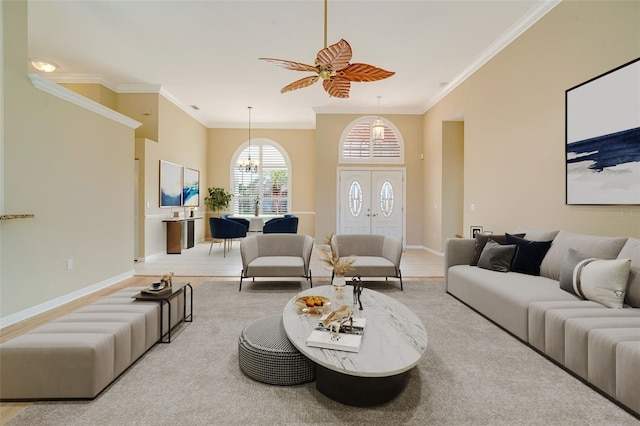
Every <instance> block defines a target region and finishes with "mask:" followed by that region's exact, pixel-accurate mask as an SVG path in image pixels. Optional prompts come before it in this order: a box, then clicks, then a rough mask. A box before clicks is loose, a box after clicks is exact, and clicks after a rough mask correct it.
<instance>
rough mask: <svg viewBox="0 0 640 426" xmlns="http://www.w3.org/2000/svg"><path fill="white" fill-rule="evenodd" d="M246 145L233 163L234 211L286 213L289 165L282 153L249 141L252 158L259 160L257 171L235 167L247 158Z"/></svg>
mask: <svg viewBox="0 0 640 426" xmlns="http://www.w3.org/2000/svg"><path fill="white" fill-rule="evenodd" d="M248 157H249V147H247V148H245V149H244V150H243V151H242V152H241V153H240V154H239V155H238V157H237V158H236V159H235V161H234V163H233V165H232V166H233V195H234V197H233V213H235V214H254V212H255V206H256V203H258V207H259V213H260V214H265V215H272V214H273V215H281V214H285V213H288V212H289V168H288V166H287V163H286V161H285V158H284V156H283V155H282V153H281V152H280V151H279V150H278V148H276V147H275V146H273V145H270V144H268V143H267V142H264V143H254V142H253V141H252V143H251V160H252V161H253V162H256V161H257V162H258V163H259V167H258V171H257V172H256V173H253V172H246V171H244V170H240V169H238V167H237V164H238V162H241V163H242V162H244V161H246V160H248Z"/></svg>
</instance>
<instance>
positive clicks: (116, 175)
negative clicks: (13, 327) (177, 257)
mask: <svg viewBox="0 0 640 426" xmlns="http://www.w3.org/2000/svg"><path fill="white" fill-rule="evenodd" d="M2 7H3V28H2V32H3V43H4V45H3V50H4V62H3V85H4V117H3V121H4V127H3V129H2V131H3V139H4V145H3V149H4V155H3V158H2V161H3V172H4V176H3V178H4V182H5V185H4V188H3V191H4V194H3V197H4V206H3V213H7V214H8V213H11V214H18V213H33V214H35V217H34V218H33V219H22V220H11V221H1V222H0V227H1V232H2V241H1V242H0V244H1V246H2V249H1V252H2V259H1V260H0V262H1V268H0V269H1V272H0V294H1V302H0V316H1V317H3V318H4V317H6V316H8V315H12V314H16V313H18V312H20V311H24V310H27V309H30V308H34V307H35V306H37V305H39V304H43V303H46V302H50V301H52V300H55V299H57V298H64V297H66V296H68V295H69V294H72V293H74V292H81V291H83V290H85V289H86V288H87V287H89V286H91V285H95V284H99V283H102V282H104V281H108V280H110V279H112V278H114V277H118V276H122V275H126V274H131V273H132V272H133V238H132V235H133V220H132V217H133V209H132V198H133V184H132V182H133V155H134V130H133V129H131V128H129V127H126V126H124V125H122V124H118V123H116V122H114V121H112V120H110V119H107V118H104V117H102V116H99V115H97V114H95V113H93V112H90V111H88V110H85V109H83V108H80V107H78V106H76V105H73V104H70V103H68V102H66V101H64V100H61V99H59V98H57V97H54V96H52V95H49V94H47V93H45V92H42V91H40V90H37V89H35V88H34V87H33V86H32V84H31V82H30V80H29V78H28V76H27V72H28V68H27V61H26V58H27V3H26V2H13V1H11V2H6V1H5V2H2ZM36 124H37V125H36ZM68 259H73V269H72V270H67V267H66V266H67V260H68Z"/></svg>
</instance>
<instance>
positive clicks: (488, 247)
mask: <svg viewBox="0 0 640 426" xmlns="http://www.w3.org/2000/svg"><path fill="white" fill-rule="evenodd" d="M516 248H517V246H516V245H515V244H509V245H506V244H505V245H502V244H498V243H497V242H495V241H494V240H491V239H490V240H489V241H487V243H486V244H485V246H484V248H483V249H482V253H481V254H480V259H478V267H479V268H484V269H490V270H492V271H498V272H509V271H510V270H511V262H512V261H513V256H514V255H515V254H516Z"/></svg>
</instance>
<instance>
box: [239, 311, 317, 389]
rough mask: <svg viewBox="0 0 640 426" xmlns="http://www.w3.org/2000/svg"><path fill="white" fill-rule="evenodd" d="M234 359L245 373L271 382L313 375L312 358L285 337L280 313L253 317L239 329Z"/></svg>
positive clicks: (310, 378)
mask: <svg viewBox="0 0 640 426" xmlns="http://www.w3.org/2000/svg"><path fill="white" fill-rule="evenodd" d="M238 360H239V363H240V369H241V370H242V371H243V372H244V373H245V374H246V375H247V376H249V377H251V378H252V379H254V380H257V381H259V382H263V383H268V384H271V385H281V386H287V385H299V384H302V383H307V382H311V381H313V380H315V377H316V367H315V364H314V363H313V361H311V360H309V359H308V358H307V357H305V356H304V355H302V354H301V353H300V351H298V350H297V349H296V348H295V346H293V345H292V344H291V342H290V341H289V339H288V338H287V334H286V333H285V331H284V326H283V325H282V315H273V316H269V317H264V318H260V319H257V320H255V321H253V322H252V323H251V324H249V325H248V326H246V327H245V328H244V330H242V334H240V339H239V341H238Z"/></svg>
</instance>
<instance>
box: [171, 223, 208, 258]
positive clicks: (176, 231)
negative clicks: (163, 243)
mask: <svg viewBox="0 0 640 426" xmlns="http://www.w3.org/2000/svg"><path fill="white" fill-rule="evenodd" d="M196 219H202V218H201V217H185V218H171V219H165V220H163V222H165V223H166V224H167V254H181V253H182V248H183V247H184V248H186V249H190V248H191V247H193V246H194V245H195V236H194V235H195V221H196ZM185 224H186V236H185V238H184V241H183V238H182V235H183V230H182V227H183V225H185Z"/></svg>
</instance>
